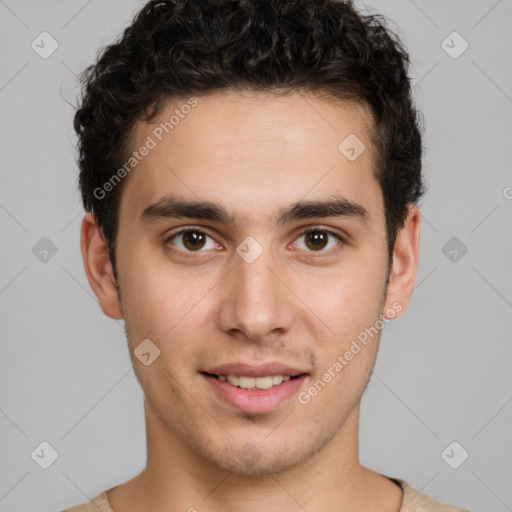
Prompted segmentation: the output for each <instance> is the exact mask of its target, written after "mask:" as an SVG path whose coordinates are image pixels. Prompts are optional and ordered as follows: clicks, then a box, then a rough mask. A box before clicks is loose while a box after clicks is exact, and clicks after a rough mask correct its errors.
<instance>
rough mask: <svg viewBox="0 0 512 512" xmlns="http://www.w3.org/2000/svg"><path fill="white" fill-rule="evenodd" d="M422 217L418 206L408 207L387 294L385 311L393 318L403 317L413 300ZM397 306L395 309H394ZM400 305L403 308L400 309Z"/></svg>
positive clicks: (395, 249) (399, 234) (397, 239)
mask: <svg viewBox="0 0 512 512" xmlns="http://www.w3.org/2000/svg"><path fill="white" fill-rule="evenodd" d="M420 224H421V216H420V212H419V209H418V207H417V206H416V205H413V204H409V205H408V214H407V217H406V220H405V223H404V227H403V228H402V229H401V230H400V231H399V232H398V234H397V237H396V241H395V246H394V248H393V261H392V264H391V274H390V278H389V284H388V289H387V294H386V302H385V311H387V310H393V312H394V314H393V317H389V318H397V317H398V316H400V315H402V314H403V313H404V312H405V310H406V309H407V306H408V305H409V302H410V300H411V295H412V291H413V289H414V282H415V279H416V270H417V268H418V259H419V245H420ZM393 304H395V307H393ZM398 304H400V306H401V307H398Z"/></svg>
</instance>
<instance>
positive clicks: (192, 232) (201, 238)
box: [167, 228, 217, 252]
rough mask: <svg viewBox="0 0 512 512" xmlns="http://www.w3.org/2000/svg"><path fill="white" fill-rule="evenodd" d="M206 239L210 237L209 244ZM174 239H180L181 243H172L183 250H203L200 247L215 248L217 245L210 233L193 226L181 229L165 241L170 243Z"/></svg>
mask: <svg viewBox="0 0 512 512" xmlns="http://www.w3.org/2000/svg"><path fill="white" fill-rule="evenodd" d="M208 239H210V243H209V244H208ZM174 240H181V243H173V245H176V246H177V247H178V249H180V250H182V251H185V252H204V251H202V249H204V250H208V249H215V247H216V246H217V243H216V242H215V240H213V238H212V237H211V236H210V235H207V234H206V233H205V232H204V231H201V230H200V229H195V228H187V229H182V230H181V231H178V232H177V233H174V234H173V235H172V236H170V237H169V238H168V239H167V242H168V243H172V242H173V241H174Z"/></svg>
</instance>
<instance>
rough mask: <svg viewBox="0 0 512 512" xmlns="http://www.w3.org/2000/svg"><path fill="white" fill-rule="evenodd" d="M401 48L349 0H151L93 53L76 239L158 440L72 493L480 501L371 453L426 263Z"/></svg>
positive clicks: (241, 499) (97, 502) (239, 500)
mask: <svg viewBox="0 0 512 512" xmlns="http://www.w3.org/2000/svg"><path fill="white" fill-rule="evenodd" d="M407 65H408V56H407V53H406V51H405V49H404V48H403V47H402V45H401V43H400V41H399V40H398V38H397V37H396V36H395V35H394V34H392V33H390V32H389V31H387V30H386V29H385V28H384V25H383V21H382V19H381V18H379V17H376V16H366V17H365V16H362V15H360V14H358V13H357V12H356V11H355V9H354V7H353V6H352V4H351V3H350V2H349V1H335V0H322V1H318V0H316V1H313V0H290V1H275V2H268V1H261V0H259V1H258V0H246V1H242V0H238V1H231V2H228V1H222V0H210V1H199V0H181V1H180V0H167V1H165V0H154V1H151V2H149V3H148V4H147V5H146V6H145V7H144V8H143V9H142V10H141V12H140V13H139V14H138V15H137V17H136V19H135V20H134V21H133V23H132V24H131V25H130V26H129V27H128V28H127V29H126V30H125V32H124V34H123V36H122V38H121V39H120V40H119V41H118V42H117V43H116V44H113V45H112V46H110V47H108V48H107V49H106V50H105V51H104V52H103V54H102V55H101V56H100V58H99V60H98V62H97V63H96V64H95V65H94V66H92V67H91V68H89V69H88V71H87V72H86V73H85V75H84V94H83V97H82V102H81V106H80V109H79V110H78V112H77V114H76V117H75V129H76V131H77V133H78V136H79V165H80V187H81V191H82V197H83V201H84V206H85V209H86V211H87V212H88V213H87V214H86V216H85V217H84V220H83V222H82V232H81V242H82V254H83V259H84V265H85V270H86V274H87V277H88V280H89V283H90V285H91V287H92V289H93V291H94V293H95V294H96V296H97V298H98V301H99V304H100V306H101V308H102V311H103V312H104V313H105V314H106V315H108V316H109V317H111V318H115V319H121V318H122V319H124V322H125V325H126V333H127V340H128V345H129V349H130V355H131V357H132V362H133V365H134V370H135V372H136V375H137V378H138V380H139V382H140V384H141V386H142V389H143V391H144V394H145V401H144V407H145V418H146V428H147V452H148V455H147V465H146V468H145V470H144V471H143V472H142V473H141V474H140V475H137V476H135V477H134V478H132V479H131V480H130V481H128V482H126V483H123V484H120V485H118V486H116V487H115V488H112V489H108V491H104V492H103V493H101V494H100V495H98V496H97V497H96V498H94V499H93V500H92V501H91V502H89V503H88V504H85V505H81V506H77V507H73V508H71V509H68V510H70V511H73V512H78V511H85V510H103V511H114V512H133V511H156V510H166V511H181V510H188V511H195V510H198V511H201V510H208V511H218V510H219V511H220V510H243V511H248V512H249V511H253V510H262V509H263V510H266V509H268V510H273V511H287V512H290V511H295V510H297V511H299V510H301V511H304V510H306V511H308V512H315V511H320V510H337V511H342V510H347V511H348V510H350V511H351V512H363V511H364V512H377V511H379V512H396V511H419V510H422V511H424V510H429V511H434V510H436V511H438V510H439V511H460V510H462V509H459V508H456V507H452V506H448V505H442V504H441V503H439V502H438V501H436V500H434V499H433V498H430V497H428V496H425V495H424V494H422V493H419V492H418V491H416V490H414V489H413V488H412V487H411V486H409V485H408V484H407V483H406V481H405V480H403V479H400V478H396V477H391V476H388V475H384V474H380V473H377V472H375V471H373V470H370V469H368V468H365V467H363V466H362V465H361V464H360V463H359V458H358V424H359V409H360V401H361V397H362V395H363V393H364V390H365V388H366V386H367V384H368V381H369V379H370V376H371V373H372V370H373V367H374V364H375V360H376V356H377V350H378V343H379V339H380V334H381V331H382V329H383V327H384V326H385V324H386V323H387V322H389V321H391V320H392V319H393V318H397V317H398V316H400V315H401V314H403V313H404V312H405V310H406V308H407V306H408V303H409V300H410V298H411V293H412V290H413V286H414V280H415V276H416V269H417V264H418V253H419V230H420V214H419V210H418V207H417V202H418V200H419V198H420V197H421V196H422V194H423V193H424V186H423V182H422V176H421V135H420V132H419V129H418V122H417V114H416V111H415V109H414V106H413V103H412V100H411V89H410V83H409V79H408V76H407Z"/></svg>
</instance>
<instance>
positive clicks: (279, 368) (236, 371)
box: [204, 362, 307, 377]
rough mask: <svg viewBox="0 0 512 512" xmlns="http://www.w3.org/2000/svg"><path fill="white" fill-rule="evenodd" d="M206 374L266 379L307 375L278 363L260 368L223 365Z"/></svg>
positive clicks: (239, 364) (233, 364)
mask: <svg viewBox="0 0 512 512" xmlns="http://www.w3.org/2000/svg"><path fill="white" fill-rule="evenodd" d="M204 372H205V373H211V374H213V375H244V376H247V377H265V376H267V375H283V376H287V375H289V376H290V377H295V376H297V375H302V374H303V373H307V372H303V371H302V370H299V369H297V368H292V367H291V366H287V365H285V364H281V363H277V362H271V363H266V364H262V365H258V366H256V365H252V364H246V363H231V364H221V365H219V366H215V367H212V368H209V369H207V370H204Z"/></svg>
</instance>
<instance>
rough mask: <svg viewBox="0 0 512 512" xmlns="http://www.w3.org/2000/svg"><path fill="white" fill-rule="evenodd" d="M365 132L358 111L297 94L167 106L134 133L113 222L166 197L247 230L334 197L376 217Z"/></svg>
mask: <svg viewBox="0 0 512 512" xmlns="http://www.w3.org/2000/svg"><path fill="white" fill-rule="evenodd" d="M371 126H372V118H371V115H370V113H369V111H368V110H367V109H366V108H365V107H364V106H362V105H359V104H355V103H349V102H341V101H339V100H332V99H322V98H319V97H315V96H312V95H310V94H309V95H306V94H303V93H290V94H286V95H276V94H272V93H265V94H261V93H260V94H253V93H248V92H243V93H241V92H236V93H235V92H221V93H215V94H208V95H205V96H195V97H193V98H192V97H184V98H180V99H173V100H170V101H168V102H167V103H166V104H165V107H164V108H163V109H162V110H161V111H160V112H159V114H158V115H157V116H156V117H155V119H153V120H152V121H151V122H150V123H146V122H142V121H139V122H138V123H137V124H136V125H135V127H134V129H133V132H132V135H131V138H130V143H129V155H130V154H132V153H133V152H134V151H135V152H137V153H139V155H138V160H137V163H136V165H135V166H134V168H133V171H131V172H130V174H129V176H128V179H127V180H126V181H127V182H126V183H125V187H124V190H123V193H122V197H121V214H123V210H127V211H128V212H129V215H130V216H131V217H133V218H132V220H135V217H136V216H137V215H140V213H141V212H142V211H143V210H144V208H145V207H147V206H148V204H150V203H153V202H156V201H158V200H159V199H160V198H162V197H164V196H165V195H167V194H170V193H173V194H175V195H179V196H181V197H188V198H190V199H194V200H204V201H214V202H218V203H222V204H223V205H225V207H226V209H227V210H229V211H232V212H236V217H237V218H240V219H243V218H244V216H245V220H246V221H247V222H251V221H253V222H256V221H257V220H258V218H259V217H261V216H262V215H267V214H268V215H270V214H271V213H272V212H271V211H270V210H271V209H272V208H274V207H275V208H279V207H281V206H283V205H285V204H287V203H293V202H296V201H298V200H299V199H301V198H303V199H311V200H314V199H316V198H317V197H321V196H325V195H326V194H337V195H341V196H344V197H347V198H348V199H349V200H352V201H354V202H358V203H365V207H367V209H368V210H369V211H370V213H372V212H371V210H373V214H374V215H377V216H382V198H381V193H380V188H379V186H378V184H377V182H376V180H375V178H374V173H373V164H374V149H373V146H372V143H371V140H370V136H369V130H370V128H371ZM144 147H147V148H149V149H148V150H143V148H144ZM141 153H144V156H141ZM129 155H128V157H129Z"/></svg>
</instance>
